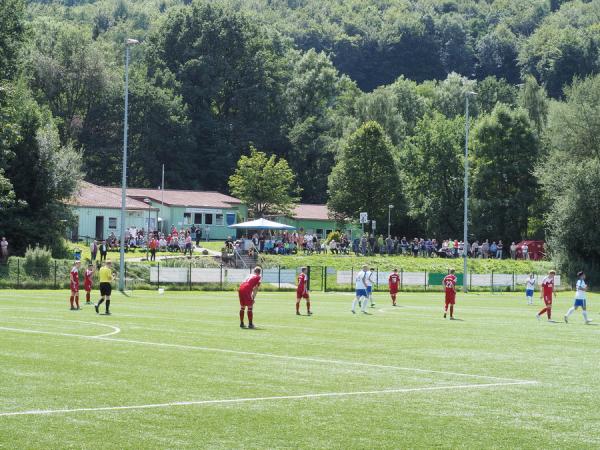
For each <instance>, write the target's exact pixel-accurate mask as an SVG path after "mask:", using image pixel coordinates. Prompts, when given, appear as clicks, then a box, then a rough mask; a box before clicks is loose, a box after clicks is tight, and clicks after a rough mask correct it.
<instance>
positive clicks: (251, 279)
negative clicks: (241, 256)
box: [239, 274, 261, 294]
mask: <svg viewBox="0 0 600 450" xmlns="http://www.w3.org/2000/svg"><path fill="white" fill-rule="evenodd" d="M260 280H261V278H260V275H256V274H252V275H248V276H247V277H246V279H245V280H244V281H243V282H242V284H240V289H239V291H240V292H243V293H247V294H250V293H252V291H253V290H254V288H255V287H257V286H260Z"/></svg>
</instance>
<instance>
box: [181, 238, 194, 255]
mask: <svg viewBox="0 0 600 450" xmlns="http://www.w3.org/2000/svg"><path fill="white" fill-rule="evenodd" d="M187 252H190V256H192V236H191V234H189V233H187V236H186V237H185V249H184V250H183V256H185V254H186V253H187Z"/></svg>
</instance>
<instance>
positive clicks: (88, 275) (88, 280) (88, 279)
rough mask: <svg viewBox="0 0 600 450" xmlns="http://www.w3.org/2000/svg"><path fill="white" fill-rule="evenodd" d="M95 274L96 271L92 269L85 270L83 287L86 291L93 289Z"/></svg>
mask: <svg viewBox="0 0 600 450" xmlns="http://www.w3.org/2000/svg"><path fill="white" fill-rule="evenodd" d="M93 274H94V271H93V270H91V269H86V270H85V274H84V276H83V287H84V288H85V290H86V291H89V290H91V289H92V275H93Z"/></svg>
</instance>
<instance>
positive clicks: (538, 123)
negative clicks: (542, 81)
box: [519, 75, 548, 136]
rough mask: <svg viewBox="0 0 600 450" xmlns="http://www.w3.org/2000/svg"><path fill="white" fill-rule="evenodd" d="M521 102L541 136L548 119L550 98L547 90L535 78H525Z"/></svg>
mask: <svg viewBox="0 0 600 450" xmlns="http://www.w3.org/2000/svg"><path fill="white" fill-rule="evenodd" d="M519 100H520V101H519V103H520V105H521V107H523V108H525V110H526V111H527V114H528V115H529V120H531V123H532V124H533V125H534V127H535V130H536V131H537V133H538V136H541V135H542V132H543V131H544V127H545V126H546V121H547V119H548V97H547V96H546V90H545V89H544V88H543V87H542V86H540V85H539V84H538V82H537V80H536V79H535V77H534V76H532V75H528V76H527V77H525V83H524V85H523V89H522V91H521V95H520V98H519Z"/></svg>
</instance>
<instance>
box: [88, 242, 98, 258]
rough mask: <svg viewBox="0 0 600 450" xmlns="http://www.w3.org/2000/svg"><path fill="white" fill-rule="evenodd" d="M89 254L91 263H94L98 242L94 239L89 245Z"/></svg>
mask: <svg viewBox="0 0 600 450" xmlns="http://www.w3.org/2000/svg"><path fill="white" fill-rule="evenodd" d="M90 253H91V254H92V262H94V261H96V256H97V255H98V242H97V241H96V240H95V239H94V240H93V241H92V243H91V244H90Z"/></svg>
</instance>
